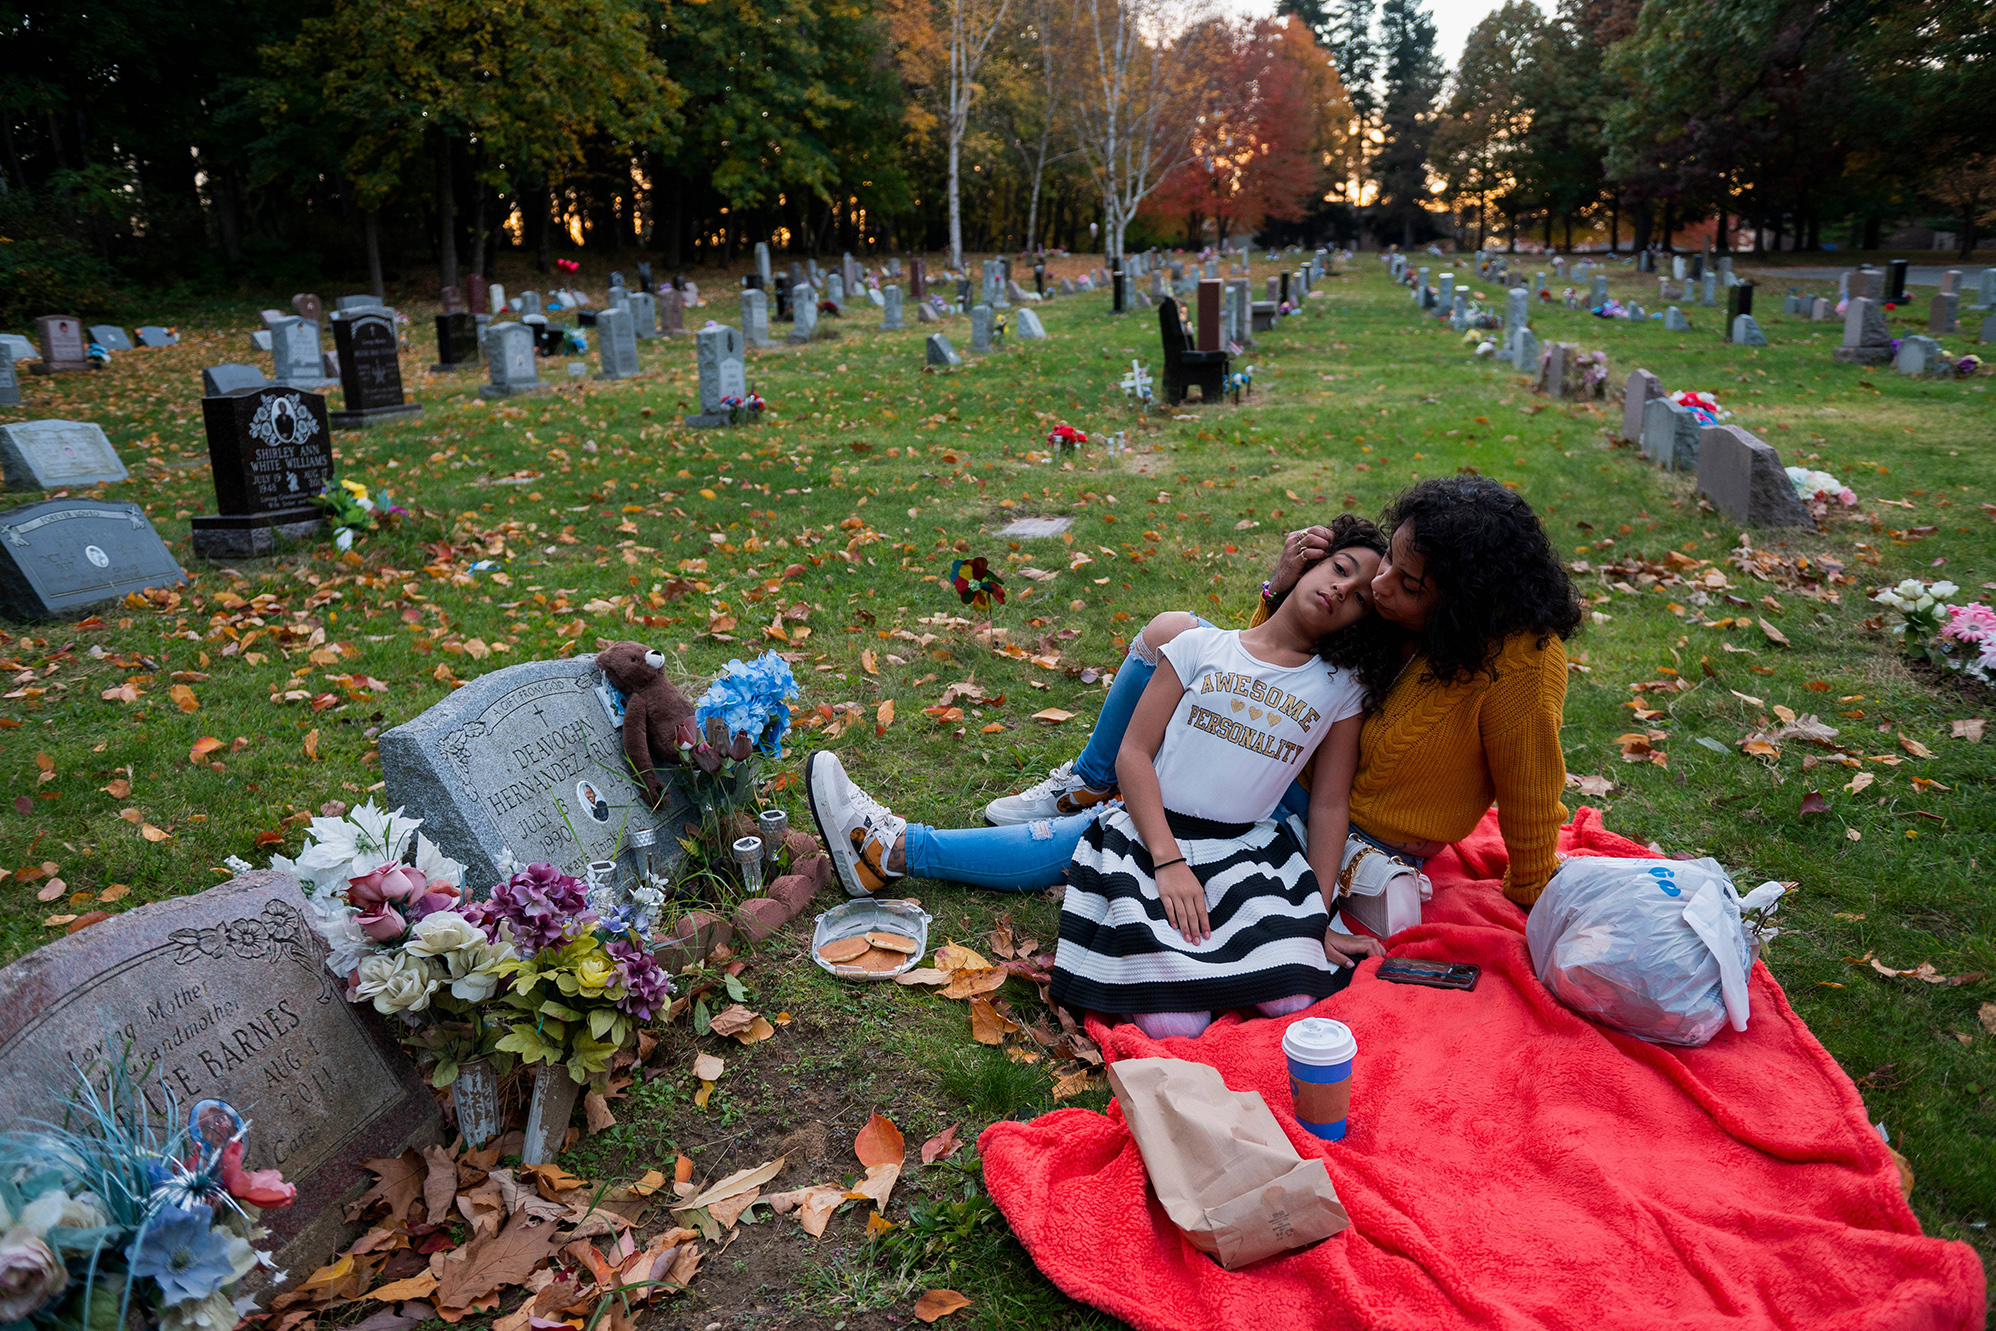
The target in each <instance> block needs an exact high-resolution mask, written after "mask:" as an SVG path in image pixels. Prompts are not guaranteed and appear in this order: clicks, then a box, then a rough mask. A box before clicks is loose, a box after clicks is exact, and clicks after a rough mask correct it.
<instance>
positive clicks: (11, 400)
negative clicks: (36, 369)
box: [0, 348, 21, 407]
mask: <svg viewBox="0 0 1996 1331" xmlns="http://www.w3.org/2000/svg"><path fill="white" fill-rule="evenodd" d="M20 405H21V378H20V375H19V374H18V373H16V372H15V369H14V358H13V357H12V356H9V355H8V354H6V351H5V349H4V348H0V407H18V406H20Z"/></svg>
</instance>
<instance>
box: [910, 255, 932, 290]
mask: <svg viewBox="0 0 1996 1331" xmlns="http://www.w3.org/2000/svg"><path fill="white" fill-rule="evenodd" d="M908 294H909V295H911V296H913V297H914V298H915V299H916V300H927V299H928V297H929V274H928V269H927V268H926V267H925V266H924V265H923V263H922V256H921V255H919V254H917V255H914V256H912V257H911V258H910V259H909V260H908Z"/></svg>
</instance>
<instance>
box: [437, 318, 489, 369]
mask: <svg viewBox="0 0 1996 1331" xmlns="http://www.w3.org/2000/svg"><path fill="white" fill-rule="evenodd" d="M476 364H478V320H477V318H476V317H474V316H473V315H472V314H471V313H470V312H468V311H465V310H459V311H457V312H456V313H454V314H439V315H438V316H437V363H436V364H434V365H432V366H431V367H430V373H432V374H448V373H450V372H452V371H454V370H462V369H464V368H465V367H466V366H470V365H476Z"/></svg>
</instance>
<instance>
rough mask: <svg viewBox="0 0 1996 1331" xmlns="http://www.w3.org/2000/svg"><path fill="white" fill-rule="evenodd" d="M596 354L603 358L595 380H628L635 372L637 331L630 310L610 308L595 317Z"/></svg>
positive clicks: (636, 367)
mask: <svg viewBox="0 0 1996 1331" xmlns="http://www.w3.org/2000/svg"><path fill="white" fill-rule="evenodd" d="M596 339H597V352H598V354H599V355H600V357H601V359H602V369H601V370H599V371H598V372H597V375H596V377H597V378H598V379H630V378H634V377H635V376H636V375H637V373H638V332H637V326H636V323H635V321H634V320H632V318H631V312H630V311H629V310H618V309H609V310H604V311H603V312H602V313H600V314H598V315H597V316H596Z"/></svg>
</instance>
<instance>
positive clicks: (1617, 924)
mask: <svg viewBox="0 0 1996 1331" xmlns="http://www.w3.org/2000/svg"><path fill="white" fill-rule="evenodd" d="M1782 891H1783V889H1782V887H1781V885H1780V884H1778V883H1765V884H1762V885H1761V886H1760V887H1759V888H1756V889H1755V890H1754V891H1753V892H1752V893H1750V894H1749V895H1748V896H1747V897H1746V899H1745V900H1744V901H1742V899H1741V898H1740V896H1739V894H1738V893H1737V892H1735V891H1734V890H1733V884H1732V880H1731V879H1729V878H1728V877H1727V876H1726V871H1725V870H1724V869H1722V868H1720V867H1719V862H1718V861H1717V860H1712V859H1702V860H1623V859H1608V858H1601V857H1581V858H1575V859H1570V860H1568V861H1567V862H1566V863H1565V864H1564V865H1563V866H1561V868H1560V870H1559V872H1558V873H1556V874H1554V875H1553V878H1552V881H1551V882H1550V883H1548V884H1546V890H1545V892H1544V893H1543V894H1542V895H1541V896H1540V897H1539V899H1538V902H1537V903H1536V904H1535V905H1534V906H1533V907H1532V913H1531V915H1530V916H1529V918H1528V919H1527V921H1526V924H1525V942H1526V944H1527V945H1528V946H1529V947H1530V948H1531V953H1532V966H1533V968H1534V969H1535V970H1537V971H1538V975H1539V979H1540V980H1541V981H1542V982H1543V983H1544V984H1545V986H1546V988H1548V989H1550V990H1551V991H1552V992H1553V995H1554V996H1555V997H1557V998H1558V999H1559V1000H1560V1001H1561V1002H1562V1003H1565V1004H1566V1005H1567V1006H1568V1007H1570V1008H1572V1009H1573V1010H1574V1011H1576V1012H1578V1013H1580V1015H1582V1016H1583V1017H1587V1018H1589V1019H1591V1020H1594V1021H1598V1022H1600V1023H1601V1024H1602V1025H1604V1026H1612V1027H1614V1028H1615V1029H1616V1030H1619V1031H1626V1032H1628V1033H1629V1034H1630V1035H1634V1036H1638V1037H1640V1038H1642V1039H1645V1040H1649V1041H1652V1042H1653V1043H1656V1044H1676V1045H1702V1044H1704V1043H1705V1042H1706V1041H1707V1040H1710V1039H1711V1038H1712V1037H1713V1036H1714V1035H1716V1034H1717V1033H1718V1031H1719V1028H1720V1027H1721V1026H1722V1025H1725V1024H1726V1023H1727V1022H1728V1021H1730V1022H1731V1024H1732V1027H1733V1029H1734V1030H1736V1031H1743V1030H1745V1029H1746V1028H1747V1015H1748V1012H1747V983H1746V982H1747V973H1748V972H1749V971H1750V970H1752V969H1753V962H1754V955H1755V949H1754V948H1753V947H1751V946H1750V945H1749V941H1748V936H1747V929H1746V927H1745V926H1744V925H1743V924H1742V922H1741V919H1740V911H1741V909H1742V907H1743V906H1744V907H1745V908H1746V909H1748V910H1755V909H1759V910H1770V909H1771V908H1772V907H1773V905H1774V903H1775V902H1776V901H1777V900H1779V898H1780V897H1781V894H1782Z"/></svg>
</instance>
